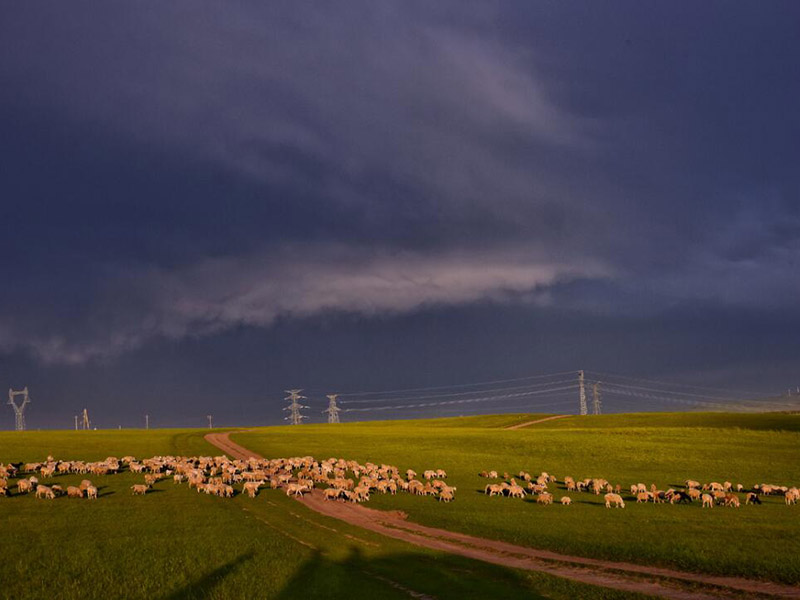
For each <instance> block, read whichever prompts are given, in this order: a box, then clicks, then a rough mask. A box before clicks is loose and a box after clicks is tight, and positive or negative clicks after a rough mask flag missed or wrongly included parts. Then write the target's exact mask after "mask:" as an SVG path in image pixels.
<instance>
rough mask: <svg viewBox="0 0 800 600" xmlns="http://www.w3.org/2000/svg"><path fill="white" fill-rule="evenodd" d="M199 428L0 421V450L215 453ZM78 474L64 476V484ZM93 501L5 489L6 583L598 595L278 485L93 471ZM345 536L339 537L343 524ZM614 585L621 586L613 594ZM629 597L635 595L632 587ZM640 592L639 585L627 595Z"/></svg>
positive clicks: (140, 591)
mask: <svg viewBox="0 0 800 600" xmlns="http://www.w3.org/2000/svg"><path fill="white" fill-rule="evenodd" d="M203 433H205V432H203V431H197V430H194V431H192V430H150V431H146V432H145V431H96V432H95V431H92V432H70V431H66V432H26V433H22V434H20V433H17V432H5V433H0V462H7V461H10V460H13V461H18V460H26V461H28V460H41V459H42V458H44V457H45V456H46V455H47V454H48V453H52V454H53V455H54V456H56V457H59V456H60V457H62V458H67V457H73V458H85V459H102V458H105V457H106V456H108V455H118V456H121V455H124V454H129V453H130V454H134V455H137V456H139V457H145V456H151V455H155V454H176V453H177V454H205V455H215V454H217V453H218V451H217V450H216V448H214V447H213V446H210V445H209V444H207V443H206V442H205V441H204V440H203V439H202V434H203ZM82 478H83V477H82V476H73V475H67V476H59V477H56V478H55V479H54V480H52V481H49V482H48V483H59V484H61V485H62V486H65V487H66V485H70V484H75V483H77V482H79V481H80V480H81V479H82ZM91 478H92V480H93V481H95V483H96V484H97V485H98V486H99V488H100V496H101V497H100V498H99V499H98V500H97V501H95V502H90V501H86V500H68V499H65V498H59V499H57V500H54V501H44V500H36V499H34V498H33V497H32V496H17V497H11V498H5V499H0V517H2V522H3V524H4V530H5V532H6V542H5V543H4V544H3V545H2V546H0V582H2V583H0V595H2V596H3V597H9V598H41V597H48V596H49V597H59V598H78V597H80V598H123V597H124V598H153V597H158V598H245V597H258V598H286V599H289V598H291V599H294V598H298V597H325V598H348V599H354V600H355V599H358V598H376V597H379V598H389V599H391V598H407V597H408V594H407V593H406V592H404V591H402V590H400V589H398V588H397V587H395V586H394V585H393V584H392V583H391V582H397V583H399V584H400V585H402V586H404V587H406V588H409V589H412V590H415V591H419V592H424V593H427V594H431V595H433V596H435V597H437V598H507V597H512V596H520V595H523V596H525V597H538V592H539V591H543V592H546V593H547V595H549V596H552V597H562V598H571V597H576V596H580V597H585V598H603V597H608V595H607V594H608V593H607V592H604V591H601V590H596V589H594V588H590V587H589V586H583V585H579V584H574V583H570V582H567V581H562V580H558V579H555V578H552V577H547V576H543V575H537V574H531V573H523V572H519V571H514V570H509V569H502V568H500V567H495V566H492V565H485V564H482V563H478V562H475V561H469V560H466V559H462V558H459V557H451V556H447V555H443V554H441V553H436V552H431V551H426V550H421V549H418V548H415V547H412V546H409V545H407V544H403V543H401V542H396V541H394V540H390V539H387V538H383V537H381V536H378V535H376V534H372V533H370V532H364V531H361V530H359V529H356V528H353V527H350V526H347V525H346V524H343V523H340V522H338V521H334V520H331V519H327V518H325V517H322V516H320V515H317V514H316V513H313V512H311V511H308V510H307V509H306V508H305V507H303V506H302V505H298V504H297V503H296V502H294V501H292V500H290V499H288V498H286V497H285V496H284V495H283V494H282V493H281V492H279V491H266V492H263V493H262V494H260V495H259V497H258V498H257V499H255V500H251V499H249V498H246V497H242V496H237V497H236V498H234V499H233V500H230V501H226V500H222V499H219V498H214V497H209V496H206V495H204V494H197V493H196V492H194V491H191V490H189V489H188V488H187V487H185V486H175V485H173V484H172V483H169V482H160V483H158V484H157V485H156V486H155V487H156V491H155V492H153V493H151V494H148V495H147V496H145V497H132V496H131V495H130V490H129V486H130V485H131V484H132V483H134V482H139V481H141V479H142V477H141V475H134V474H131V473H127V472H126V473H122V474H119V475H113V476H108V477H91ZM345 535H346V536H350V537H346V538H344V537H343V536H345ZM614 597H618V596H617V595H616V594H614ZM624 597H629V596H627V595H626V596H624ZM630 597H632V596H630Z"/></svg>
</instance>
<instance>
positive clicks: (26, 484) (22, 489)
mask: <svg viewBox="0 0 800 600" xmlns="http://www.w3.org/2000/svg"><path fill="white" fill-rule="evenodd" d="M31 490H33V484H32V483H31V482H30V481H29V480H28V479H20V480H19V481H18V482H17V493H18V494H27V493H28V492H30V491H31Z"/></svg>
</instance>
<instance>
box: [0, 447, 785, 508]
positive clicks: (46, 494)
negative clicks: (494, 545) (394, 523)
mask: <svg viewBox="0 0 800 600" xmlns="http://www.w3.org/2000/svg"><path fill="white" fill-rule="evenodd" d="M125 466H127V468H128V470H129V471H130V472H131V473H138V474H142V477H143V482H142V483H136V484H134V485H133V486H131V492H132V493H133V495H145V494H147V492H148V491H149V490H150V489H151V488H152V486H153V485H154V484H155V483H156V482H157V481H159V480H161V479H165V478H171V479H172V481H173V483H176V484H179V483H183V482H186V483H187V484H188V486H189V487H190V488H194V489H196V490H197V491H198V492H203V493H206V494H212V495H215V496H220V497H222V498H232V497H233V496H234V495H235V494H236V493H237V491H236V489H235V487H234V486H236V485H240V486H241V491H240V492H239V493H242V494H247V495H248V496H249V497H251V498H254V497H255V496H256V495H258V492H259V489H260V488H261V487H262V486H267V485H268V486H269V487H270V488H272V489H278V488H280V489H283V490H284V491H285V493H286V495H287V496H294V497H299V496H302V495H304V494H307V493H309V492H311V491H312V490H314V489H315V488H317V487H318V486H319V487H321V488H322V494H323V497H324V499H325V500H339V501H347V502H365V501H368V500H369V498H370V494H372V493H382V494H392V495H394V494H396V493H397V492H407V493H410V494H414V495H419V496H433V497H435V498H437V499H438V500H439V501H440V502H450V501H452V500H453V499H454V498H455V493H456V487H454V486H450V485H448V484H447V483H446V482H445V481H444V480H445V479H446V477H447V473H446V472H445V471H444V470H442V469H436V470H434V469H430V470H426V471H424V472H423V474H422V478H419V479H418V478H417V473H416V472H415V471H413V470H411V469H408V470H407V471H405V473H404V474H403V475H401V473H400V470H399V469H398V468H397V467H395V466H393V465H387V464H381V465H376V464H373V463H370V462H368V463H366V464H363V465H362V464H360V463H358V462H357V461H353V460H345V459H343V458H329V459H327V460H322V461H318V460H316V459H314V458H313V457H311V456H305V457H293V458H276V459H263V458H261V459H256V458H250V459H247V460H241V459H230V458H228V457H226V456H216V457H202V456H201V457H182V456H154V457H152V458H148V459H144V460H137V459H136V458H135V457H133V456H124V457H122V458H121V459H117V458H115V457H108V458H106V459H105V460H104V461H100V462H84V461H61V460H55V459H54V458H53V457H52V456H48V457H47V460H46V461H44V462H38V463H24V464H17V465H14V464H0V496H7V495H9V488H8V480H9V479H11V478H16V479H17V481H16V492H17V494H29V493H31V492H33V493H34V494H35V496H36V497H37V498H42V499H50V500H52V499H54V498H56V497H57V496H61V495H64V496H67V497H68V498H88V499H96V498H97V495H98V490H97V487H96V486H94V485H93V484H92V482H91V481H90V480H89V479H84V480H83V481H82V482H81V483H80V485H78V486H68V487H67V488H66V489H64V488H63V487H62V486H60V485H58V484H55V485H44V484H42V483H39V478H38V477H37V474H38V476H39V477H41V478H43V479H50V478H53V477H55V476H56V475H66V474H81V475H85V474H93V475H109V474H114V473H119V472H120V471H121V470H123V468H124V467H125ZM348 475H351V476H348ZM479 475H480V476H481V477H486V478H488V479H493V480H497V479H502V481H500V482H499V483H489V484H487V485H486V487H485V488H484V492H485V493H486V494H487V495H488V496H505V497H510V498H524V497H525V496H526V495H528V494H530V495H532V496H533V497H535V498H536V502H537V503H539V504H544V505H548V504H553V503H554V502H555V496H554V494H553V491H554V490H555V487H556V484H557V483H558V482H557V480H556V477H555V476H553V475H550V474H548V473H541V474H540V475H538V476H535V477H534V476H531V475H530V473H526V472H524V471H521V472H520V473H519V474H518V475H517V476H516V477H514V476H511V475H509V474H508V473H503V475H502V477H500V475H499V474H498V473H497V471H483V472H481V473H480V474H479ZM517 478H519V479H520V480H521V481H520V482H518V481H517ZM560 483H561V485H562V489H564V490H566V492H590V493H594V494H596V495H600V494H604V500H605V506H606V508H611V507H612V506H613V507H617V508H625V499H624V498H623V488H622V486H621V485H620V484H616V485H612V484H611V483H609V482H608V481H607V480H606V479H602V478H589V479H583V480H575V479H573V478H572V477H564V479H563V481H562V482H560ZM322 486H324V487H322ZM551 486H552V487H551ZM628 491H629V492H630V498H631V499H635V500H636V502H637V503H646V502H653V503H656V504H658V503H665V502H669V503H670V504H682V503H690V502H693V501H694V500H699V501H701V502H702V506H703V508H706V507H708V508H713V507H714V506H715V505H724V506H730V507H736V508H738V507H739V506H740V505H741V500H740V497H739V494H742V493H744V494H745V504H761V499H760V496H761V495H762V494H763V495H772V494H782V495H783V497H784V500H785V502H786V504H787V505H789V504H796V503H797V501H798V500H800V490H798V488H797V487H791V488H790V487H786V486H778V485H772V484H766V483H764V484H759V485H755V486H753V487H752V488H750V489H745V488H744V486H743V485H741V484H738V485H735V486H734V485H733V484H732V483H731V482H729V481H726V482H724V483H718V482H711V483H707V484H701V483H700V482H699V481H694V480H686V481H685V482H684V485H683V486H682V487H681V489H673V488H669V489H667V490H660V489H658V487H657V486H656V484H651V485H650V487H649V488H648V487H647V486H646V485H645V484H643V483H637V484H633V485H631V486H630V488H628V489H626V490H625V493H627V492H628ZM558 501H559V503H561V504H562V505H569V504H571V503H572V498H571V497H570V496H567V495H565V496H561V498H560V499H559V500H558Z"/></svg>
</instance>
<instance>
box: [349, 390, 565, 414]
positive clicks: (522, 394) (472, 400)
mask: <svg viewBox="0 0 800 600" xmlns="http://www.w3.org/2000/svg"><path fill="white" fill-rule="evenodd" d="M575 389H577V385H574V384H573V385H569V386H564V387H559V388H552V389H546V390H534V391H530V392H516V393H513V394H502V395H499V396H484V397H480V398H462V399H459V400H445V401H442V402H421V403H417V404H402V405H396V406H372V407H366V408H345V409H342V410H343V411H345V412H367V411H377V410H399V409H401V408H419V407H429V406H445V405H449V404H469V403H475V402H490V401H494V400H504V399H506V398H519V397H526V396H534V395H539V394H550V395H553V394H552V393H553V392H559V391H564V390H575Z"/></svg>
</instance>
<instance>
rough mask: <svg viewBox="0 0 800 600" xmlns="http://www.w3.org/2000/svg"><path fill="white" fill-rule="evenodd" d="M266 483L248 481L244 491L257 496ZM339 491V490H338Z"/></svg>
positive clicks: (243, 488)
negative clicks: (259, 489)
mask: <svg viewBox="0 0 800 600" xmlns="http://www.w3.org/2000/svg"><path fill="white" fill-rule="evenodd" d="M263 484H264V482H263V481H248V482H246V483H245V484H244V486H243V487H242V491H243V492H246V493H247V495H248V496H250V497H251V498H255V497H256V495H257V494H258V488H259V487H261V486H262V485H263ZM337 491H338V490H337Z"/></svg>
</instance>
